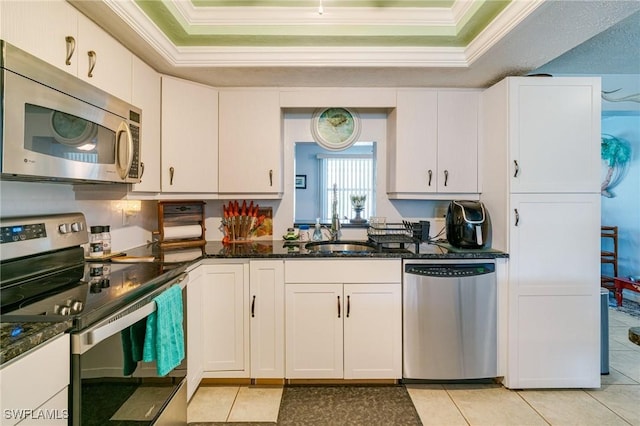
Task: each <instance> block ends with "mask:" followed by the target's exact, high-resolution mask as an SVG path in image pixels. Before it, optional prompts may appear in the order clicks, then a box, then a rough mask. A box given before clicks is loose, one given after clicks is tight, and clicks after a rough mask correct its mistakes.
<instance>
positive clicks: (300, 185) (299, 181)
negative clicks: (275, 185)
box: [296, 175, 307, 189]
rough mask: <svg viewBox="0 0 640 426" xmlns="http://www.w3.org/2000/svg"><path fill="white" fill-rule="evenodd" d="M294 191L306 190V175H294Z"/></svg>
mask: <svg viewBox="0 0 640 426" xmlns="http://www.w3.org/2000/svg"><path fill="white" fill-rule="evenodd" d="M296 189H307V175H296Z"/></svg>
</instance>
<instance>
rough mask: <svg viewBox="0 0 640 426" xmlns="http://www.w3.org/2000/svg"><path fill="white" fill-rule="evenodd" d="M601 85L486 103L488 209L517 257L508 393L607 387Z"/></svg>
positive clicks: (551, 83)
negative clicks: (603, 381) (603, 383)
mask: <svg viewBox="0 0 640 426" xmlns="http://www.w3.org/2000/svg"><path fill="white" fill-rule="evenodd" d="M600 109H601V107H600V79H599V78H591V77H579V78H574V77H509V78H506V79H505V80H502V81H501V82H499V83H497V84H496V85H495V86H493V87H491V88H489V89H487V90H486V91H485V92H484V93H483V95H482V107H481V111H482V112H481V117H482V118H481V128H482V133H481V139H482V142H481V145H482V147H483V148H482V151H481V155H480V158H481V160H480V169H481V174H482V180H481V181H482V195H481V201H483V203H484V204H485V206H486V207H487V208H488V210H489V212H490V217H491V221H492V225H493V241H492V247H493V248H496V249H498V250H504V251H506V252H508V253H509V280H508V282H509V284H508V289H507V295H506V299H507V300H508V308H507V310H508V311H507V312H506V318H507V325H506V334H507V341H508V344H507V365H506V374H505V383H504V384H505V386H507V387H509V388H520V389H522V388H588V387H599V386H600V305H599V303H600V279H599V275H600V270H599V265H600V260H599V259H600V257H599V253H600V182H599V181H600V167H601V166H600V138H601V136H600Z"/></svg>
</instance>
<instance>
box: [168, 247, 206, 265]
mask: <svg viewBox="0 0 640 426" xmlns="http://www.w3.org/2000/svg"><path fill="white" fill-rule="evenodd" d="M200 256H202V249H200V248H196V249H189V250H177V251H166V252H165V254H164V258H163V260H164V262H166V263H174V262H189V261H191V260H195V259H197V258H199V257H200Z"/></svg>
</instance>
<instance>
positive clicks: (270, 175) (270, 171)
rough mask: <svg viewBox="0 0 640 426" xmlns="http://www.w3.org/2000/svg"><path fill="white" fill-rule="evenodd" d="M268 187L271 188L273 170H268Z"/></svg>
mask: <svg viewBox="0 0 640 426" xmlns="http://www.w3.org/2000/svg"><path fill="white" fill-rule="evenodd" d="M269 186H273V169H270V170H269Z"/></svg>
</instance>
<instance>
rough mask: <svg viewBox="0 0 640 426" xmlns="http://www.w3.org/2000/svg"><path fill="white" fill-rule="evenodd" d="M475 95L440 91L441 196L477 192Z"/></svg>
mask: <svg viewBox="0 0 640 426" xmlns="http://www.w3.org/2000/svg"><path fill="white" fill-rule="evenodd" d="M479 101H480V93H479V92H476V91H462V90H460V91H455V90H438V174H437V177H436V182H437V188H438V192H444V193H476V192H478V105H479Z"/></svg>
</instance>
